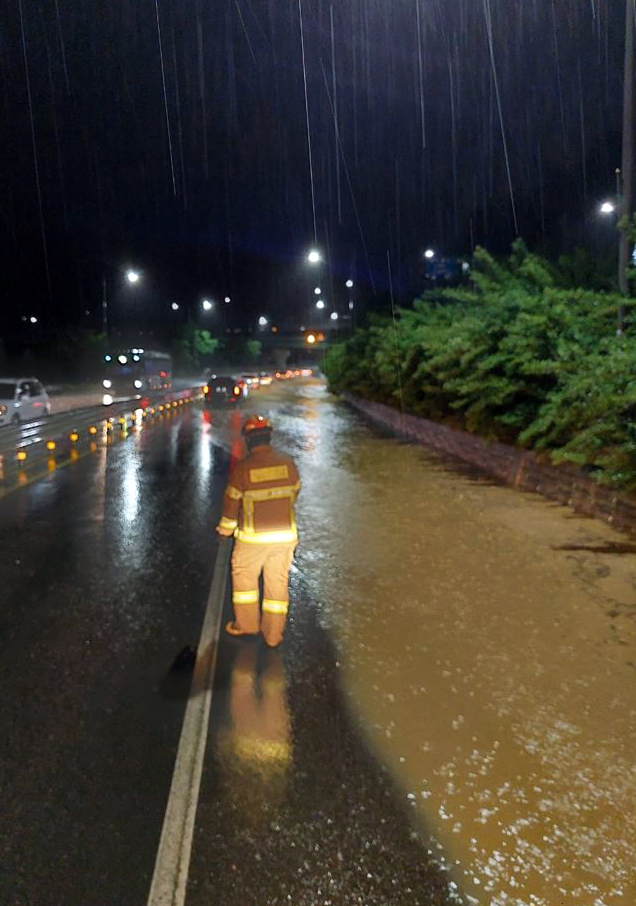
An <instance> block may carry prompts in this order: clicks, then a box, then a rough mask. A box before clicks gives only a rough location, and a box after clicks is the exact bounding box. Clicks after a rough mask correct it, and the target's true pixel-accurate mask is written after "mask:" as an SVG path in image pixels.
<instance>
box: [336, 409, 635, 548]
mask: <svg viewBox="0 0 636 906" xmlns="http://www.w3.org/2000/svg"><path fill="white" fill-rule="evenodd" d="M342 396H343V399H344V400H346V401H347V402H348V403H349V404H350V405H351V406H353V407H354V408H355V409H358V410H359V411H360V412H363V413H364V414H365V415H367V416H368V417H369V418H370V419H372V421H374V422H377V423H378V424H381V425H384V426H385V427H388V428H390V429H391V430H392V431H394V432H395V433H396V434H399V435H402V436H404V437H407V438H409V439H410V440H414V441H416V442H417V443H420V444H423V445H424V446H426V447H432V448H433V449H434V450H438V451H439V452H440V453H446V454H450V455H451V456H455V457H457V458H458V459H461V460H463V461H464V462H468V463H471V464H472V465H475V466H477V467H478V468H480V469H482V470H483V471H484V472H486V473H488V474H489V475H494V476H495V477H496V478H498V479H499V480H500V481H502V482H504V483H505V484H508V485H510V486H511V487H513V488H518V489H519V490H521V491H536V492H537V493H539V494H543V495H544V497H549V498H550V499H551V500H557V501H558V502H559V503H562V504H565V505H566V506H569V507H571V508H572V509H573V510H575V511H576V512H577V513H583V514H585V515H587V516H597V517H599V518H601V519H604V520H605V521H606V522H609V523H611V524H612V525H614V526H616V527H617V528H620V529H623V530H627V531H629V532H631V533H634V534H636V499H635V498H634V497H631V496H628V495H626V494H617V493H616V492H615V491H613V490H611V489H610V488H607V487H604V486H603V485H599V484H597V483H596V482H595V481H592V479H590V478H588V477H587V475H584V474H583V473H581V472H577V471H575V470H573V469H570V468H567V467H559V466H553V465H550V464H546V463H543V462H541V461H540V460H539V459H538V458H537V456H536V455H535V454H534V453H532V452H530V451H529V450H520V449H518V448H517V447H510V446H508V445H507V444H501V443H497V442H496V441H487V440H484V438H483V437H479V436H478V435H476V434H469V433H467V432H466V431H458V430H456V429H454V428H447V427H446V426H445V425H440V424H438V423H437V422H431V421H429V420H428V419H425V418H416V417H415V416H414V415H406V414H402V413H401V412H398V411H397V409H393V408H391V407H390V406H384V405H383V404H382V403H372V402H370V401H369V400H365V399H362V398H361V397H358V396H354V395H353V394H351V393H343V395H342Z"/></svg>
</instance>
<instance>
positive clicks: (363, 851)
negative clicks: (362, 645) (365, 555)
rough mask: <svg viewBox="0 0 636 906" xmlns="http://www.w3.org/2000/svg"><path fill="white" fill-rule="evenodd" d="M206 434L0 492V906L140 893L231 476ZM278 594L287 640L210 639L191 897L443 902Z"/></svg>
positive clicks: (314, 633) (297, 610)
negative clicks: (215, 649)
mask: <svg viewBox="0 0 636 906" xmlns="http://www.w3.org/2000/svg"><path fill="white" fill-rule="evenodd" d="M239 422H240V419H238V416H237V417H236V418H235V419H234V421H233V423H232V424H233V426H234V430H236V427H237V425H238V424H239ZM213 434H214V432H213V427H212V425H211V424H210V419H209V418H206V417H205V416H204V414H203V413H202V412H201V410H198V409H192V410H189V411H188V412H185V413H179V414H178V415H175V416H169V417H167V418H164V419H163V421H161V422H160V423H158V424H154V425H152V426H150V427H148V428H146V429H144V430H142V431H141V432H140V433H133V434H132V435H131V436H129V437H128V438H127V439H125V440H120V441H115V442H114V443H113V445H112V446H110V447H108V448H104V449H100V450H98V451H97V452H96V453H94V454H91V455H89V456H87V457H84V458H82V459H80V460H78V461H77V462H75V463H72V464H71V465H69V466H68V467H67V468H64V469H61V470H58V471H56V472H55V473H53V474H51V475H50V476H49V477H48V478H46V479H43V480H40V481H37V482H35V483H33V484H31V485H28V486H27V487H24V488H21V489H19V490H17V491H15V492H13V493H11V494H9V495H8V496H6V497H4V498H3V499H0V544H1V545H2V550H3V557H2V560H1V562H0V589H2V591H1V609H0V640H1V644H2V651H3V657H2V662H1V666H0V726H2V728H3V731H4V732H3V737H2V743H1V750H0V903H1V904H2V906H27V904H28V906H31V904H35V906H49V904H50V906H60V904H64V906H75V904H77V906H80V904H81V906H91V904H105V903H109V904H110V903H112V904H115V903H117V904H122V906H128V904H130V906H132V904H143V903H145V901H146V898H147V895H148V889H149V886H150V879H151V876H152V871H153V866H154V859H155V854H156V850H157V844H158V840H159V834H160V831H161V824H162V820H163V815H164V810H165V805H166V800H167V797H168V791H169V787H170V780H171V775H172V769H173V764H174V757H175V752H176V748H177V745H178V740H179V733H180V729H181V721H182V718H183V713H184V706H185V700H186V698H187V690H188V677H187V675H186V676H183V675H171V674H170V673H169V666H170V664H171V662H172V660H173V658H174V656H175V654H176V653H177V652H178V651H179V650H180V649H181V648H182V647H183V646H184V645H185V644H188V643H191V642H196V640H197V639H198V635H199V630H200V624H201V620H202V616H203V610H204V606H205V601H206V596H207V593H208V589H209V584H210V578H211V572H212V567H213V560H214V553H215V541H214V531H213V527H214V524H215V521H216V518H217V516H218V512H219V506H220V498H221V494H222V491H223V487H224V482H225V477H226V472H227V464H228V453H227V452H224V450H223V449H221V448H220V447H218V446H216V444H214V443H213V442H212V439H213ZM227 446H228V445H227V444H226V447H227ZM230 448H231V449H233V452H236V451H237V447H236V442H235V441H233V442H232V444H231V445H230ZM294 601H295V605H294V615H293V619H292V620H291V624H290V629H289V633H288V638H287V639H286V642H285V645H284V646H283V648H282V649H280V650H278V651H275V652H271V651H266V650H265V649H264V648H263V647H262V645H261V644H260V643H244V642H236V641H233V640H223V641H222V644H221V648H220V651H219V659H218V668H217V674H216V682H215V690H214V697H213V705H212V714H211V722H210V736H209V741H208V749H207V754H206V761H205V766H204V775H203V783H202V791H201V798H200V802H199V812H198V816H197V824H196V828H195V843H194V850H193V855H192V865H191V871H190V882H189V888H188V896H187V904H188V906H198V904H204V903H205V904H212V903H219V904H221V903H223V904H234V903H236V904H241V906H243V904H246V906H248V904H252V903H254V904H257V903H258V904H259V906H265V904H278V903H293V904H296V906H301V904H312V906H316V904H318V903H321V904H322V903H324V904H325V906H328V904H334V906H335V904H349V903H351V904H358V903H360V904H363V903H364V904H374V903H384V904H395V906H398V904H404V903H414V904H417V903H422V904H424V903H426V904H441V903H444V902H446V900H445V899H444V894H443V892H442V891H443V890H444V889H445V888H446V885H445V879H444V877H443V876H442V875H441V874H440V873H439V872H437V870H436V869H434V868H431V867H430V866H429V865H428V856H427V850H426V847H425V846H424V844H423V843H421V842H420V838H419V837H418V833H417V832H416V831H415V830H414V829H412V827H411V825H410V822H409V820H408V819H409V816H408V815H407V814H406V810H405V809H404V808H403V806H402V805H401V804H400V805H398V804H397V803H403V802H404V801H405V798H404V796H403V795H401V794H400V793H399V792H398V791H397V790H396V789H394V788H393V787H392V785H391V783H390V781H389V779H388V777H387V775H386V774H385V773H384V772H383V771H382V770H381V769H380V767H379V766H378V765H377V763H376V762H375V761H374V759H373V757H372V756H371V755H370V754H369V753H368V752H367V750H366V749H365V747H364V745H363V744H362V742H361V741H360V737H359V735H358V733H357V729H356V721H355V716H352V715H350V714H349V713H348V711H347V708H346V706H345V704H344V698H343V696H342V692H341V688H340V681H339V665H338V663H337V660H336V655H335V654H334V650H333V648H332V646H331V643H330V640H329V637H328V636H327V634H326V632H325V630H324V629H322V628H320V626H319V625H318V621H317V619H316V610H315V607H314V604H313V601H312V598H311V595H310V594H309V591H308V589H307V587H306V585H305V581H304V578H303V576H302V575H301V574H300V573H299V572H298V571H296V572H295V573H294ZM226 606H227V602H226Z"/></svg>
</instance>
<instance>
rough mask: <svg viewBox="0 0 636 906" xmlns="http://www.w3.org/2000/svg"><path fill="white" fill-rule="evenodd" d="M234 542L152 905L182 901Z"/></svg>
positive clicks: (190, 717) (217, 575) (207, 625)
mask: <svg viewBox="0 0 636 906" xmlns="http://www.w3.org/2000/svg"><path fill="white" fill-rule="evenodd" d="M230 549H231V544H230V542H229V541H223V540H220V541H219V547H218V550H217V555H216V562H215V564H214V574H213V576H212V584H211V586H210V593H209V595H208V602H207V605H206V609H205V616H204V618H203V626H202V628H201V638H200V640H199V647H198V649H197V652H198V654H197V660H196V664H195V668H194V674H193V676H192V685H191V687H190V696H189V698H188V704H187V707H186V711H185V716H184V718H183V727H182V729H181V739H180V740H179V749H178V751H177V758H176V761H175V766H174V773H173V775H172V783H171V785H170V795H169V796H168V804H167V806H166V814H165V817H164V820H163V828H162V830H161V839H160V840H159V850H158V852H157V859H156V862H155V870H154V874H153V877H152V884H151V886H150V894H149V895H148V904H147V906H183V904H184V903H185V896H186V884H187V881H188V870H189V867H190V854H191V852H192V835H193V832H194V820H195V817H196V812H197V804H198V801H199V789H200V786H201V774H202V771H203V756H204V755H205V746H206V741H207V735H208V720H209V717H210V705H211V702H212V684H213V682H214V669H215V666H216V652H217V648H218V641H219V632H220V628H221V616H222V613H223V602H224V599H225V588H226V584H227V575H228V564H229V558H230Z"/></svg>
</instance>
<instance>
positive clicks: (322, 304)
mask: <svg viewBox="0 0 636 906" xmlns="http://www.w3.org/2000/svg"><path fill="white" fill-rule="evenodd" d="M324 307H325V303H324V302H323V301H322V299H318V301H317V302H316V308H319V309H320V310H321V311H322V309H323V308H324Z"/></svg>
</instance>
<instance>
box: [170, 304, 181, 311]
mask: <svg viewBox="0 0 636 906" xmlns="http://www.w3.org/2000/svg"><path fill="white" fill-rule="evenodd" d="M170 307H171V308H172V310H173V311H179V304H178V302H173V303H172V305H171V306H170Z"/></svg>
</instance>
